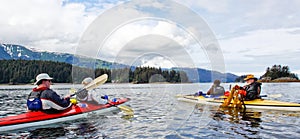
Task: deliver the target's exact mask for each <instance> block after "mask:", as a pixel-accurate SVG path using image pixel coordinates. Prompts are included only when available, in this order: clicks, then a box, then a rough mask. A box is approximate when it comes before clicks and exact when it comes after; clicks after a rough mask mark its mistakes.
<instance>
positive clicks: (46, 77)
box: [34, 73, 53, 85]
mask: <svg viewBox="0 0 300 139" xmlns="http://www.w3.org/2000/svg"><path fill="white" fill-rule="evenodd" d="M35 79H36V82H35V83H34V85H37V83H38V82H39V81H41V80H52V79H53V78H51V77H50V76H49V75H48V74H47V73H41V74H39V75H37V76H36V78H35Z"/></svg>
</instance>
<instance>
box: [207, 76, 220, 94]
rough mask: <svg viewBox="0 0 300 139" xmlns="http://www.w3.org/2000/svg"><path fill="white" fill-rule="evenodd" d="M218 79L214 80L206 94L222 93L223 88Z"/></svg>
mask: <svg viewBox="0 0 300 139" xmlns="http://www.w3.org/2000/svg"><path fill="white" fill-rule="evenodd" d="M220 84H221V81H220V80H215V81H214V84H213V85H212V86H211V88H210V89H209V90H208V91H207V93H206V94H207V95H224V92H225V89H224V87H223V86H221V85H220Z"/></svg>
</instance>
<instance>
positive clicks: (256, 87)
mask: <svg viewBox="0 0 300 139" xmlns="http://www.w3.org/2000/svg"><path fill="white" fill-rule="evenodd" d="M244 88H245V90H246V92H247V94H246V97H245V99H246V100H254V99H257V98H259V96H258V95H259V93H260V92H259V91H260V90H261V83H259V82H253V83H252V84H249V85H246V86H245V87H244Z"/></svg>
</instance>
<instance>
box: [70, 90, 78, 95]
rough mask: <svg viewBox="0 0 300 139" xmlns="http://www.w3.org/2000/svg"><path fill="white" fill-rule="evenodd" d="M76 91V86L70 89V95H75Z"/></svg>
mask: <svg viewBox="0 0 300 139" xmlns="http://www.w3.org/2000/svg"><path fill="white" fill-rule="evenodd" d="M76 91H77V90H76V89H75V88H71V89H70V91H69V95H70V96H73V95H74V94H75V93H76Z"/></svg>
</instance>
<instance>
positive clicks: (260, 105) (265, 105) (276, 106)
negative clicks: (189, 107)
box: [178, 95, 300, 111]
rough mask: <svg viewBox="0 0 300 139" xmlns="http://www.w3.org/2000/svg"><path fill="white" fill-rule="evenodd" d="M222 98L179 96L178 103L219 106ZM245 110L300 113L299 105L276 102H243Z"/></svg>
mask: <svg viewBox="0 0 300 139" xmlns="http://www.w3.org/2000/svg"><path fill="white" fill-rule="evenodd" d="M222 99H223V98H221V99H220V98H206V97H204V96H191V95H181V96H179V97H178V100H180V101H186V102H192V103H199V104H208V105H216V106H220V105H221V104H222V103H223V100H222ZM244 102H245V105H246V107H247V108H257V109H272V110H283V111H300V104H298V103H292V102H283V101H276V100H265V99H256V100H251V101H244Z"/></svg>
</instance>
